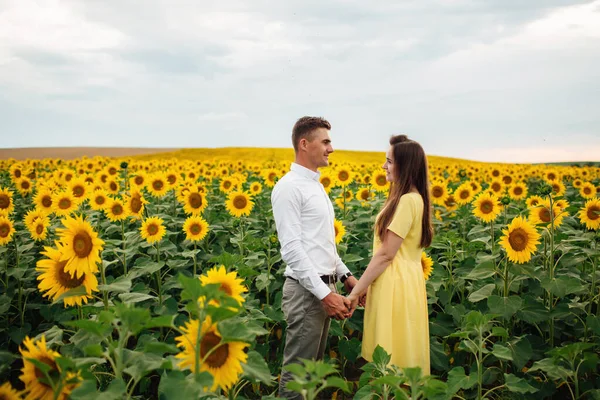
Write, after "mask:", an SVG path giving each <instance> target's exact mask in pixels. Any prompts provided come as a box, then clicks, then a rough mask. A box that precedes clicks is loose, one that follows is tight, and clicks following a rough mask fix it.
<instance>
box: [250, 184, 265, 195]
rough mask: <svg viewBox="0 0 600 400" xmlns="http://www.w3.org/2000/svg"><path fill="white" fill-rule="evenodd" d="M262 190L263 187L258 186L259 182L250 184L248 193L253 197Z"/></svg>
mask: <svg viewBox="0 0 600 400" xmlns="http://www.w3.org/2000/svg"><path fill="white" fill-rule="evenodd" d="M262 189H263V187H262V185H261V184H260V182H252V183H251V184H250V193H251V194H252V195H254V196H256V195H257V194H259V193H260V192H262Z"/></svg>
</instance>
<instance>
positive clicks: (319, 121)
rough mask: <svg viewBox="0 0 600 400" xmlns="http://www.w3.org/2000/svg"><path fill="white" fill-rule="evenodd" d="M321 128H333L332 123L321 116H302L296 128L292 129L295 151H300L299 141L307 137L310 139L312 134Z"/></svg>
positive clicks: (295, 125)
mask: <svg viewBox="0 0 600 400" xmlns="http://www.w3.org/2000/svg"><path fill="white" fill-rule="evenodd" d="M319 128H325V129H327V130H331V124H330V123H329V121H327V120H326V119H324V118H321V117H302V118H300V119H299V120H298V121H296V123H295V124H294V129H293V130H292V144H293V145H294V151H296V152H297V151H298V143H300V140H301V139H304V138H306V139H307V140H309V141H310V139H311V137H310V135H311V134H312V133H313V132H314V131H315V130H316V129H319Z"/></svg>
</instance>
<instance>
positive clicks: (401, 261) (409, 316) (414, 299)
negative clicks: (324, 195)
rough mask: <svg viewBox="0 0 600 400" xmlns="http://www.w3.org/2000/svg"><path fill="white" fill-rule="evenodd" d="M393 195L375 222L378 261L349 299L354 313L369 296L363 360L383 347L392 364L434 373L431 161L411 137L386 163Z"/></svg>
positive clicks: (397, 142) (396, 139)
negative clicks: (428, 265) (427, 262)
mask: <svg viewBox="0 0 600 400" xmlns="http://www.w3.org/2000/svg"><path fill="white" fill-rule="evenodd" d="M383 169H385V170H386V172H387V174H386V178H387V180H388V181H389V182H390V194H389V197H388V199H387V201H386V202H385V204H384V206H383V209H382V211H381V212H380V213H379V215H378V216H377V219H376V221H375V235H374V236H375V237H374V240H373V254H374V255H373V258H372V259H371V261H370V262H369V265H368V266H367V269H366V270H365V272H364V273H363V275H362V277H361V278H360V280H359V281H358V283H357V284H356V286H355V287H354V289H353V290H352V292H351V293H350V295H348V299H349V300H350V301H351V302H352V310H354V309H355V308H356V306H357V305H358V303H359V300H360V298H361V295H363V294H364V293H365V292H367V290H368V292H367V294H368V295H367V299H368V301H367V304H366V307H365V320H364V332H363V342H362V356H363V358H365V359H366V360H368V361H372V357H373V351H374V350H375V348H376V347H377V345H380V346H381V347H383V348H384V349H385V351H386V352H387V353H388V354H391V357H392V358H391V362H390V364H394V365H396V366H398V367H401V368H407V367H417V366H418V367H421V370H422V371H423V374H425V375H429V318H428V309H427V293H426V290H425V279H424V277H423V270H422V267H421V251H422V249H423V248H424V247H428V246H429V245H430V244H431V240H432V238H433V228H432V225H431V203H430V200H429V185H428V176H429V173H428V168H427V158H426V156H425V152H424V151H423V148H422V147H421V145H420V144H419V143H417V142H415V141H412V140H409V139H408V138H407V137H406V135H398V136H392V138H391V139H390V148H389V150H388V151H387V153H386V161H385V164H383Z"/></svg>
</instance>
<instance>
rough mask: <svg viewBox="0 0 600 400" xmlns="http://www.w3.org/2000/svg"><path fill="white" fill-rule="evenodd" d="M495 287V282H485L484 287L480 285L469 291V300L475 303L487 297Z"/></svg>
mask: <svg viewBox="0 0 600 400" xmlns="http://www.w3.org/2000/svg"><path fill="white" fill-rule="evenodd" d="M495 288H496V285H495V284H493V283H490V284H487V285H485V286H484V287H482V288H481V289H479V290H477V291H475V292H473V293H471V294H470V295H469V301H470V302H471V303H477V302H478V301H481V300H483V299H487V298H488V297H489V296H490V295H491V294H492V292H493V291H494V289H495Z"/></svg>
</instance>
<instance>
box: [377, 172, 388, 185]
mask: <svg viewBox="0 0 600 400" xmlns="http://www.w3.org/2000/svg"><path fill="white" fill-rule="evenodd" d="M375 181H376V182H377V184H378V185H379V186H384V185H385V184H386V180H385V176H383V175H379V176H378V177H377V179H375Z"/></svg>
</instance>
